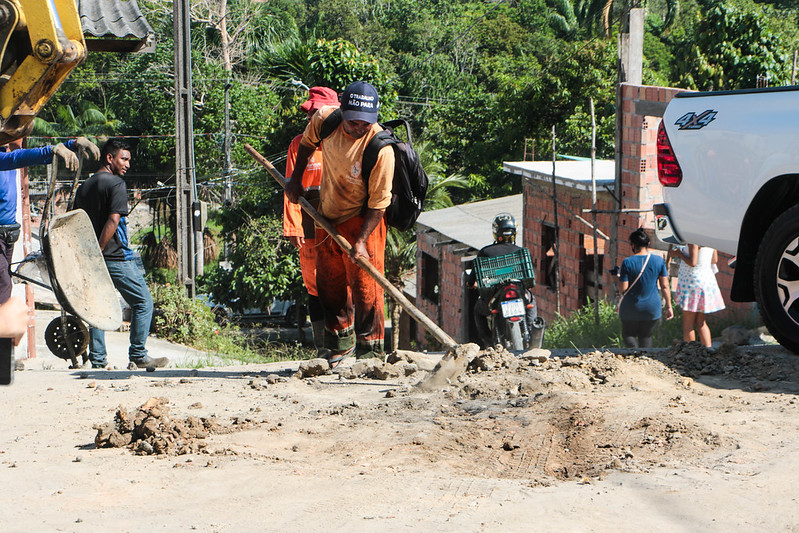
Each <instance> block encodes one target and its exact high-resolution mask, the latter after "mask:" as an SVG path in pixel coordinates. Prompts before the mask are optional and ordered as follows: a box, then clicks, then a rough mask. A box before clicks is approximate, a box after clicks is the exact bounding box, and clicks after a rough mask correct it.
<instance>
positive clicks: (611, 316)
mask: <svg viewBox="0 0 799 533" xmlns="http://www.w3.org/2000/svg"><path fill="white" fill-rule="evenodd" d="M680 321H681V313H680V309H679V308H675V309H674V318H672V319H671V320H661V321H660V322H659V323H658V325H657V326H656V328H655V332H654V335H653V336H652V344H653V346H655V347H664V346H671V344H672V342H673V341H674V340H675V339H677V340H679V339H682V325H681V322H680ZM623 346H624V344H623V343H622V339H621V320H620V319H619V315H618V313H617V312H616V306H615V304H613V303H612V302H609V301H607V300H600V301H599V324H597V323H596V321H595V319H594V304H593V303H592V302H589V303H588V304H587V305H585V306H583V307H581V308H580V309H578V310H577V311H575V312H574V313H572V314H571V315H570V316H568V317H563V316H561V317H558V318H557V319H556V320H555V321H554V322H553V323H552V324H547V327H546V330H545V331H544V348H549V349H553V348H580V349H583V348H598V349H599V348H622V347H623Z"/></svg>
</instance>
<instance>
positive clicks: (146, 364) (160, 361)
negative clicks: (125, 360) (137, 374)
mask: <svg viewBox="0 0 799 533" xmlns="http://www.w3.org/2000/svg"><path fill="white" fill-rule="evenodd" d="M130 362H131V363H132V364H133V365H136V367H137V368H163V367H165V366H166V365H168V364H169V359H168V358H167V357H150V356H149V355H145V356H144V357H139V358H138V359H131V360H130Z"/></svg>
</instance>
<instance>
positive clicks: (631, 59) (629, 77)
mask: <svg viewBox="0 0 799 533" xmlns="http://www.w3.org/2000/svg"><path fill="white" fill-rule="evenodd" d="M618 49H619V52H618V54H619V55H618V61H617V63H616V65H617V66H616V71H617V74H616V139H615V140H616V150H615V156H616V157H615V160H616V173H615V180H614V193H615V196H616V198H615V200H616V205H615V208H614V209H613V213H612V214H611V221H610V243H609V244H610V264H612V265H614V266H615V265H617V264H618V257H619V216H620V214H621V210H622V208H623V206H622V193H621V177H622V165H623V157H622V156H623V154H622V152H621V150H622V146H621V143H622V115H623V113H624V112H623V109H622V107H623V106H622V94H621V84H622V83H633V84H636V85H641V79H642V70H643V55H644V52H643V50H644V10H643V9H642V8H638V7H636V8H632V9H630V10H629V11H625V12H624V14H623V15H622V18H621V21H620V27H619V43H618ZM613 286H614V287H617V285H615V284H614V285H613Z"/></svg>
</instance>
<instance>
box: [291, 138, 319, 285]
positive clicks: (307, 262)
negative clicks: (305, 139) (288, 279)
mask: <svg viewBox="0 0 799 533" xmlns="http://www.w3.org/2000/svg"><path fill="white" fill-rule="evenodd" d="M300 139H302V135H297V136H296V137H294V139H292V141H291V144H290V145H289V152H288V157H287V158H286V176H291V173H292V172H294V165H295V164H296V163H297V149H298V148H299V146H300ZM321 181H322V150H321V149H317V150H316V151H315V152H314V153H313V154H312V155H311V158H310V159H309V160H308V166H307V167H305V172H304V173H303V175H302V188H303V189H304V190H305V194H306V196H312V195H318V194H319V184H320V183H321ZM303 217H305V218H306V222H305V224H304V225H305V227H309V223H308V219H310V217H309V216H308V215H307V214H305V213H304V212H303V211H302V208H301V207H300V204H293V203H291V202H289V200H288V198H287V197H286V195H285V194H284V195H283V236H284V237H305V244H304V245H303V246H302V248H300V269H301V270H302V281H303V283H305V288H306V289H307V290H308V294H310V295H311V296H318V292H317V290H316V235H315V233H314V232H313V231H304V230H303ZM310 224H311V225H312V224H313V220H312V219H311V221H310Z"/></svg>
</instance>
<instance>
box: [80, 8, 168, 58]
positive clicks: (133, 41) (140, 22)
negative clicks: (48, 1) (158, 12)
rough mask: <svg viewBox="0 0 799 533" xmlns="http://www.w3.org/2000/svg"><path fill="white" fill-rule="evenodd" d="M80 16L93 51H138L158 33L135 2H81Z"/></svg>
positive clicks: (89, 46)
mask: <svg viewBox="0 0 799 533" xmlns="http://www.w3.org/2000/svg"><path fill="white" fill-rule="evenodd" d="M78 12H79V13H80V23H81V27H82V28H83V34H84V36H85V37H86V47H87V49H88V50H90V51H113V52H133V51H137V50H140V49H141V48H142V47H143V46H145V45H147V44H148V41H150V42H151V41H152V36H153V35H154V33H155V32H153V28H152V27H151V26H150V24H149V23H148V22H147V19H145V18H144V15H143V14H142V12H141V10H140V9H139V4H137V3H136V0H78ZM93 37H94V38H93Z"/></svg>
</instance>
